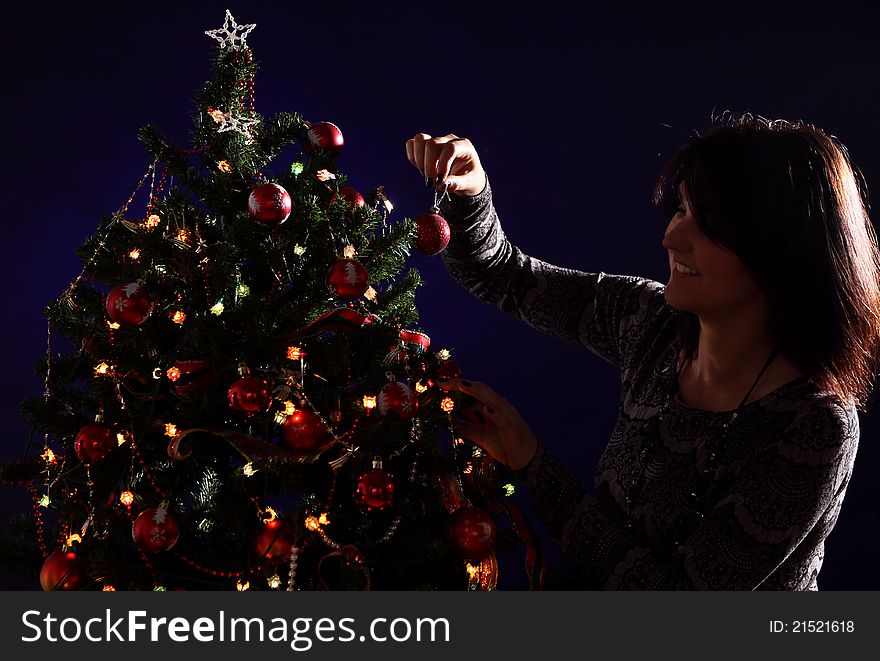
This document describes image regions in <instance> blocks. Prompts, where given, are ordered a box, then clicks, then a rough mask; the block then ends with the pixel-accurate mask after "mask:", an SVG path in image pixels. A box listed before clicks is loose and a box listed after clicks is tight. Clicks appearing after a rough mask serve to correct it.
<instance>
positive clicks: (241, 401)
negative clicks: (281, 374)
mask: <svg viewBox="0 0 880 661" xmlns="http://www.w3.org/2000/svg"><path fill="white" fill-rule="evenodd" d="M228 394H229V407H230V408H231V409H233V410H234V411H244V412H245V413H262V412H264V411H268V410H269V406H270V405H271V404H272V391H271V389H270V388H269V382H268V381H267V380H266V379H261V378H260V377H258V376H251V375H246V376H243V377H241V378H240V379H239V380H238V381H236V382H235V383H233V384H232V385H231V386H229V393H228Z"/></svg>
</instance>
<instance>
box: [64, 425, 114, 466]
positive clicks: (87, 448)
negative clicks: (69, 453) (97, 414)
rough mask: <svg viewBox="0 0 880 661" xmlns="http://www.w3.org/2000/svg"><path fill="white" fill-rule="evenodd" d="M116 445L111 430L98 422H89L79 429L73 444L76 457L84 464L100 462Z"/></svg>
mask: <svg viewBox="0 0 880 661" xmlns="http://www.w3.org/2000/svg"><path fill="white" fill-rule="evenodd" d="M118 445H119V443H118V442H117V440H116V434H114V433H113V430H112V429H110V427H108V426H107V425H104V424H101V423H100V422H90V423H89V424H87V425H86V426H85V427H83V428H82V429H80V430H79V433H78V434H77V435H76V440H75V441H74V443H73V447H74V449H75V450H76V456H77V457H79V460H80V461H81V462H83V463H84V464H92V463H95V462H96V461H101V459H103V458H104V457H106V456H107V455H108V454H110V453H111V452H112V451H113V450H114V449H115V448H116V447H118Z"/></svg>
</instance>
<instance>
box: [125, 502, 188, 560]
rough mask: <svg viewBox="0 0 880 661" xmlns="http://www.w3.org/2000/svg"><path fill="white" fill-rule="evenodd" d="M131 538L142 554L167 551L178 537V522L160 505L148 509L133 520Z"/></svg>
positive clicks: (175, 517)
mask: <svg viewBox="0 0 880 661" xmlns="http://www.w3.org/2000/svg"><path fill="white" fill-rule="evenodd" d="M131 536H132V538H133V539H134V543H135V545H136V546H137V547H138V548H139V549H140V550H141V551H143V552H144V553H159V552H161V551H168V550H170V549H171V548H172V547H173V546H174V545H175V544H177V538H178V537H180V521H179V520H178V518H177V516H175V515H174V514H172V513H171V512H169V511H168V509H167V508H165V507H163V506H162V505H159V506H158V507H150V508H149V509H145V510H144V511H143V512H141V513H140V514H138V516H137V518H136V519H135V520H134V523H133V524H132V526H131Z"/></svg>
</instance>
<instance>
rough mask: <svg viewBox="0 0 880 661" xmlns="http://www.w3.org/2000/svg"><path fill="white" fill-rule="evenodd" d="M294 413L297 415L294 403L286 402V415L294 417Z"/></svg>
mask: <svg viewBox="0 0 880 661" xmlns="http://www.w3.org/2000/svg"><path fill="white" fill-rule="evenodd" d="M294 413H296V406H295V405H294V403H293V402H291V401H287V402H284V415H293V414H294Z"/></svg>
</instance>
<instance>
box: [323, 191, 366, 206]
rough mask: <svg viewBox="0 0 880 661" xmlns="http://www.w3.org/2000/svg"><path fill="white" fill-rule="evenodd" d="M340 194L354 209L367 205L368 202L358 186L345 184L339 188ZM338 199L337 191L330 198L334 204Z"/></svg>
mask: <svg viewBox="0 0 880 661" xmlns="http://www.w3.org/2000/svg"><path fill="white" fill-rule="evenodd" d="M339 196H340V197H342V198H343V199H344V200H345V201H346V202H348V206H350V207H351V208H352V209H354V208H358V209H361V208H363V207H364V206H366V204H367V202H366V200H364V196H363V195H361V194H360V193H359V192H358V190H357V189H356V188H354V187H353V186H343V187H342V188H340V189H339ZM336 200H337V195H336V193H333V197H332V198H330V204H333V203H334V202H336Z"/></svg>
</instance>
